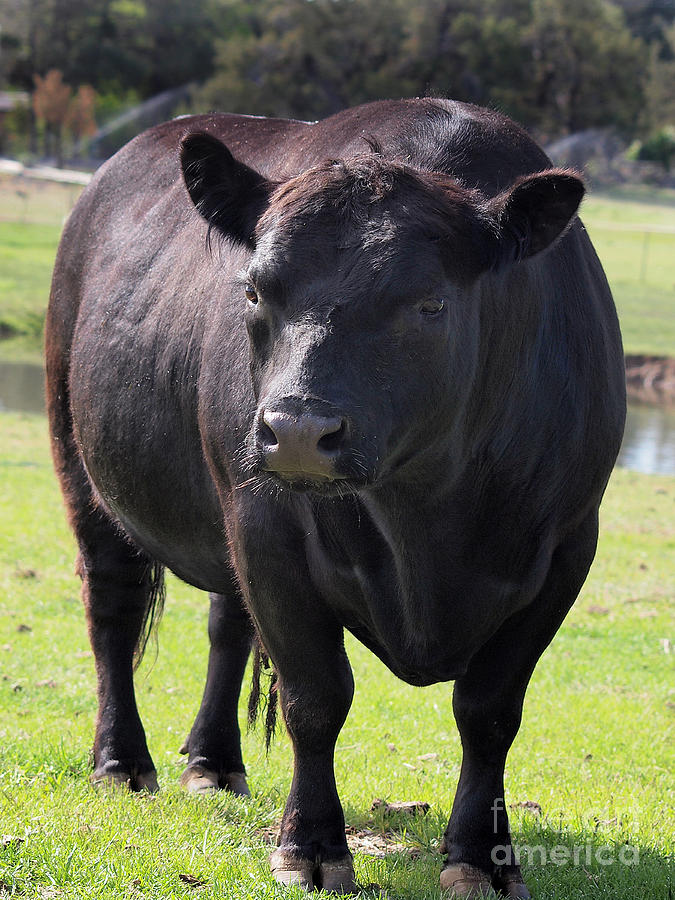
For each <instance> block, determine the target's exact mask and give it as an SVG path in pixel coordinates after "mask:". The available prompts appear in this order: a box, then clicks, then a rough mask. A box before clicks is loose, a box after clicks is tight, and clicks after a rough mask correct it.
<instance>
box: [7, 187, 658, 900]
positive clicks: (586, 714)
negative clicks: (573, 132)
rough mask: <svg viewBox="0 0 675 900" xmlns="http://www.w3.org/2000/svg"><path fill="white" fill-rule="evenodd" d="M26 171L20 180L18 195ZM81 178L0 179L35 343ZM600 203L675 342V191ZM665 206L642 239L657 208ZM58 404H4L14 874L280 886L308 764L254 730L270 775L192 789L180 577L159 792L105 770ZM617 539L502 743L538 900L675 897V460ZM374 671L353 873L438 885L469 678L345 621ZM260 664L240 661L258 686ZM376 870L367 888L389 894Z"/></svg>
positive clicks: (188, 648)
mask: <svg viewBox="0 0 675 900" xmlns="http://www.w3.org/2000/svg"><path fill="white" fill-rule="evenodd" d="M20 192H21V193H20ZM76 193H77V189H76V188H72V187H65V186H61V185H50V184H40V183H37V184H36V183H33V184H31V183H26V182H22V183H18V182H14V181H13V180H12V179H9V178H6V177H0V334H2V335H11V337H9V339H7V340H3V341H2V343H1V344H0V355H2V357H3V358H5V359H8V358H15V359H18V358H22V359H30V358H38V357H39V355H40V341H41V329H42V317H43V314H44V308H45V304H46V298H47V294H48V289H49V279H50V274H51V265H52V262H53V256H54V253H55V249H56V245H57V242H58V236H59V233H60V227H61V224H62V221H63V218H64V216H65V215H66V214H67V211H68V210H69V209H70V207H71V205H72V203H73V202H74V199H75V196H76ZM582 218H583V220H584V222H585V223H586V225H587V227H588V229H589V232H590V234H591V237H592V238H593V240H594V242H595V245H596V248H597V250H598V252H599V255H600V257H601V259H602V261H603V263H604V265H605V268H606V271H607V273H608V277H609V280H610V283H611V285H612V288H613V291H614V294H615V297H616V300H617V304H618V307H619V311H620V317H621V320H622V324H623V330H624V339H625V345H626V350H627V351H628V352H636V353H637V352H646V353H662V354H670V355H672V354H673V352H675V320H674V319H673V315H672V309H673V296H674V291H675V284H674V281H675V279H674V277H673V269H672V257H673V250H674V249H675V235H674V234H672V233H670V232H669V231H668V229H671V230H672V229H673V228H675V194H672V193H670V194H668V193H659V194H658V195H657V194H655V193H653V192H647V193H639V194H637V195H636V194H629V193H626V192H617V193H614V194H610V195H602V196H600V195H598V196H592V197H590V198H589V199H587V200H585V201H584V206H583V208H582ZM645 225H649V226H651V227H655V226H658V227H661V228H663V229H664V230H662V231H653V232H651V233H650V234H649V237H648V238H645V233H646V232H645V231H644V228H641V226H645ZM46 434H47V432H46V423H45V420H44V419H43V418H42V417H39V416H26V415H21V414H10V413H0V515H1V516H2V521H3V526H4V535H3V539H2V542H1V543H0V710H1V713H2V715H1V717H0V895H2V896H5V895H6V896H14V895H16V896H21V897H35V898H47V897H49V898H58V897H64V898H65V897H67V898H85V897H86V898H104V897H106V898H107V897H111V898H112V897H119V896H120V895H124V896H129V897H131V898H139V900H141V898H149V900H150V898H157V900H158V898H160V897H161V898H173V897H176V898H187V897H199V898H200V900H201V898H222V897H227V898H249V897H256V898H272V897H282V896H283V897H292V896H297V897H300V896H304V895H303V894H302V893H301V892H299V891H295V890H293V889H292V890H290V891H288V890H284V889H283V888H281V887H279V886H278V885H276V884H275V883H274V882H273V880H272V877H271V875H270V873H269V869H268V865H267V856H268V853H269V852H270V849H271V842H272V840H273V836H274V831H275V826H276V824H277V823H278V821H279V818H280V816H281V812H282V809H283V803H284V801H285V797H286V793H287V790H288V786H289V783H290V775H291V752H290V746H289V742H288V740H287V738H286V735H285V734H284V732H283V728H280V729H279V730H278V734H277V737H276V740H275V742H274V744H273V747H272V749H271V751H270V753H269V755H268V756H267V755H266V754H265V749H264V739H263V736H262V734H261V733H260V732H253V733H250V734H246V729H245V721H244V719H245V713H244V710H245V705H246V696H244V697H243V698H242V703H241V719H242V730H243V732H244V735H245V737H244V758H245V762H246V764H247V768H248V771H249V780H250V784H251V786H252V789H253V793H254V797H253V799H252V800H250V801H241V800H238V799H235V798H233V797H231V796H228V795H225V794H221V795H219V796H212V797H194V796H186V795H185V794H184V793H183V792H182V791H181V789H180V788H179V787H178V784H177V781H178V777H179V775H180V772H181V771H182V766H183V758H182V757H180V755H179V753H178V749H179V747H180V745H181V743H182V740H183V738H184V737H185V735H186V733H187V731H188V730H189V728H190V725H191V723H192V719H193V718H194V715H195V714H196V711H197V708H198V705H199V700H200V695H201V689H202V686H203V680H204V675H205V670H206V654H207V638H206V614H207V602H206V598H205V596H204V595H203V594H201V593H200V592H198V591H195V590H193V589H191V588H188V587H187V586H185V585H183V584H181V583H180V582H178V581H177V580H176V579H173V578H170V579H169V581H168V600H167V611H166V614H165V618H164V620H163V622H162V624H161V626H160V629H159V637H158V641H159V654H158V655H157V656H155V652H154V648H153V646H152V645H151V646H150V648H149V650H148V653H147V654H146V659H145V661H144V662H143V664H142V666H141V668H140V670H139V672H138V674H137V685H138V697H139V705H140V708H141V715H142V717H143V719H144V723H145V726H146V731H147V734H148V740H149V744H150V748H151V752H152V753H153V756H154V759H155V762H156V764H157V769H158V774H159V779H160V784H161V788H162V790H161V792H160V794H158V795H156V796H153V797H151V796H148V795H131V794H127V793H125V792H111V791H97V790H95V789H94V788H92V787H91V786H90V785H89V784H88V780H87V779H88V774H89V769H90V762H89V749H90V746H91V741H92V737H93V726H94V715H95V709H96V703H95V693H94V690H95V689H94V684H95V679H94V668H93V659H92V656H91V651H90V650H89V645H88V641H87V635H86V629H85V625H84V616H83V613H82V610H81V607H80V601H79V581H78V579H77V577H76V576H75V575H74V572H73V565H74V556H75V550H74V542H73V540H72V537H71V535H70V532H69V530H68V528H67V526H66V523H65V517H64V514H63V507H62V504H61V500H60V495H59V493H58V488H57V485H56V480H55V478H54V475H53V472H52V468H51V461H50V459H49V453H48V449H47V436H46ZM601 512H602V518H601V529H602V531H601V542H600V547H599V551H598V556H597V559H596V562H595V564H594V567H593V569H592V571H591V575H590V577H589V580H588V582H587V584H586V586H585V587H584V589H583V591H582V594H581V596H580V598H579V600H578V602H577V604H576V606H575V608H574V609H573V611H572V612H571V614H570V615H569V617H568V619H567V621H566V623H565V625H564V626H563V628H562V629H561V631H560V632H559V634H558V636H557V637H556V639H555V641H554V642H553V645H552V646H551V648H550V649H549V650H548V651H547V652H546V654H545V655H544V657H543V659H542V661H541V663H540V664H539V666H538V668H537V670H536V672H535V675H534V678H533V680H532V682H531V685H530V689H529V692H528V695H527V700H526V708H525V716H524V721H523V726H522V728H521V730H520V733H519V735H518V737H517V739H516V742H515V744H514V747H513V749H512V752H511V754H510V756H509V760H508V764H507V803H508V804H511V805H512V807H513V808H512V809H511V810H510V816H511V822H512V828H513V832H514V842H515V844H516V845H517V846H518V847H520V848H521V857H522V859H523V862H524V869H525V873H526V878H527V880H528V883H529V886H530V888H531V890H532V893H533V895H534V896H536V897H537V898H540V900H553V898H555V900H572V898H596V897H606V898H612V900H634V898H636V897H640V898H642V897H644V898H650V900H651V898H655V900H660V898H663V900H666V898H668V900H670V898H671V897H672V889H673V880H674V879H673V856H672V854H673V843H672V839H673V834H675V784H674V782H673V771H675V749H674V748H675V741H674V740H673V723H674V716H675V689H674V688H673V668H674V665H673V664H674V662H675V646H674V645H675V634H674V633H673V619H672V601H673V590H674V586H675V552H673V551H675V515H674V513H675V479H673V478H666V477H656V476H645V475H638V474H635V473H631V472H626V471H621V470H617V471H616V472H615V473H614V476H613V478H612V481H611V482H610V486H609V489H608V493H607V496H606V499H605V503H604V505H603V508H602V511H601ZM348 651H349V655H350V658H351V660H352V665H353V668H354V674H355V681H356V695H355V700H354V705H353V707H352V711H351V713H350V716H349V718H348V720H347V724H346V726H345V727H344V729H343V731H342V734H341V738H340V741H339V744H338V752H337V760H336V774H337V779H338V784H339V789H340V792H341V797H342V800H343V803H344V806H345V815H346V820H347V824H348V831H349V836H350V843H351V846H352V849H353V851H354V853H355V858H356V872H357V878H358V879H359V881H360V882H361V883H362V884H371V883H372V884H377V885H379V886H380V888H381V889H382V892H383V893H384V894H386V896H387V897H389V898H391V900H412V898H415V900H424V898H430V900H431V898H436V897H438V896H439V891H438V875H439V871H440V867H441V856H440V855H439V853H438V842H439V837H440V835H441V834H442V832H443V829H444V827H445V824H446V822H447V818H448V815H449V813H450V807H451V803H452V797H453V794H454V789H455V785H456V782H457V777H458V774H459V764H460V756H461V754H460V743H459V737H458V735H457V732H456V729H455V726H454V722H453V718H452V711H451V706H450V700H451V686H449V685H437V686H435V687H431V688H425V689H416V688H412V687H408V686H406V685H404V684H402V683H401V682H399V681H397V680H396V679H395V678H394V677H393V676H392V675H390V674H389V673H388V671H387V670H386V669H385V668H384V667H383V666H382V665H381V664H380V663H379V662H378V661H377V660H376V659H375V658H374V657H373V656H372V655H371V654H370V653H369V652H368V651H366V650H365V649H364V648H363V647H361V645H359V644H357V643H356V641H354V640H352V639H349V640H348ZM247 684H248V678H246V679H245V682H244V685H245V691H244V694H246V693H247V689H246V688H247ZM376 798H384V799H386V800H389V801H406V800H407V801H410V800H421V801H427V802H428V803H429V804H430V806H431V808H430V811H429V813H428V814H427V815H426V816H420V817H415V818H407V817H406V816H404V815H402V814H397V815H394V816H391V817H387V816H385V815H384V814H383V812H382V811H381V810H379V811H375V812H372V811H371V804H372V802H373V800H374V799H376ZM379 895H380V890H379V889H375V888H372V889H371V890H370V891H368V892H366V895H365V896H371V897H377V896H379Z"/></svg>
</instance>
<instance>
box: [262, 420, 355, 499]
mask: <svg viewBox="0 0 675 900" xmlns="http://www.w3.org/2000/svg"><path fill="white" fill-rule="evenodd" d="M347 432H348V425H347V421H346V419H345V418H343V417H342V416H339V415H334V416H325V415H319V414H317V413H315V412H310V411H301V412H298V413H294V412H289V411H286V410H281V409H269V408H268V409H262V410H259V412H258V417H257V429H256V443H257V445H258V448H259V449H260V451H261V452H262V455H263V457H264V461H265V468H266V469H267V470H268V471H270V472H275V473H276V474H278V475H281V476H282V477H283V478H287V479H289V480H293V479H303V480H310V481H312V480H320V481H324V480H330V481H332V480H334V479H336V478H340V477H342V476H341V475H340V474H339V473H338V471H337V468H336V463H337V460H338V457H339V456H340V454H341V453H342V452H343V449H344V445H345V443H346V439H347Z"/></svg>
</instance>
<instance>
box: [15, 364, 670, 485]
mask: <svg viewBox="0 0 675 900" xmlns="http://www.w3.org/2000/svg"><path fill="white" fill-rule="evenodd" d="M43 392H44V373H43V370H42V367H41V366H39V365H36V364H34V363H13V362H0V410H21V411H23V412H31V413H42V412H44V396H43ZM617 465H620V466H624V467H625V468H627V469H634V470H635V471H637V472H646V473H648V474H655V473H658V474H661V475H675V408H673V407H660V406H642V405H638V404H635V403H632V404H629V406H628V419H627V422H626V433H625V436H624V441H623V446H622V447H621V453H620V454H619V459H618V461H617Z"/></svg>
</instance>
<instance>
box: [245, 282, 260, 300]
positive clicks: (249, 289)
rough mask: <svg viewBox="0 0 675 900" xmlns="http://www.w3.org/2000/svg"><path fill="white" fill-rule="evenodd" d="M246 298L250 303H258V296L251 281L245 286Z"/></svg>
mask: <svg viewBox="0 0 675 900" xmlns="http://www.w3.org/2000/svg"><path fill="white" fill-rule="evenodd" d="M244 296H245V297H246V299H247V300H248V302H249V303H257V302H258V295H257V293H256V290H255V288H254V287H253V285H252V284H251V282H250V281H247V282H246V284H245V285H244Z"/></svg>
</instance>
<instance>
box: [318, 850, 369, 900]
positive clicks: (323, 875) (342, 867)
mask: <svg viewBox="0 0 675 900" xmlns="http://www.w3.org/2000/svg"><path fill="white" fill-rule="evenodd" d="M316 883H317V887H320V888H321V889H322V890H324V891H332V893H334V894H357V893H358V892H359V886H358V885H357V883H356V879H355V877H354V860H353V859H352V855H351V853H348V854H347V856H343V857H342V859H335V860H330V861H329V862H322V863H320V864H319V870H318V876H317V878H316Z"/></svg>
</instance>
